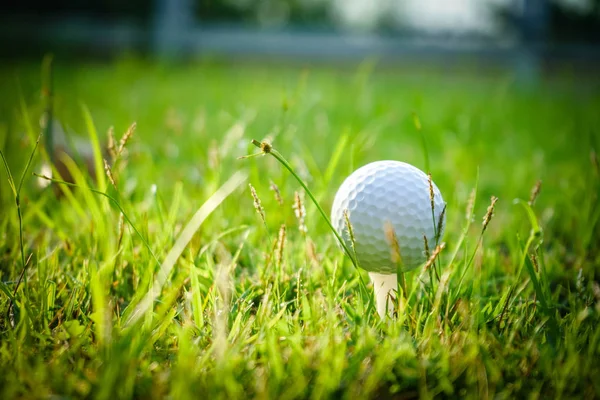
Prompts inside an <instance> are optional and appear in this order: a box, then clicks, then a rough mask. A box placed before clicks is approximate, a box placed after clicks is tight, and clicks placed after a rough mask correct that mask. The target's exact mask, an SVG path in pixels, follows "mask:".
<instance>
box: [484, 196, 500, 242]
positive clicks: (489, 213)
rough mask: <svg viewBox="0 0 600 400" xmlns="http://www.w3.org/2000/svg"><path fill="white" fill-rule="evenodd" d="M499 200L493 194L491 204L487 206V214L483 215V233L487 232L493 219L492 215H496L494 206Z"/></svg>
mask: <svg viewBox="0 0 600 400" xmlns="http://www.w3.org/2000/svg"><path fill="white" fill-rule="evenodd" d="M497 201H498V198H497V197H496V196H492V198H491V202H490V205H489V207H488V208H487V212H486V213H485V216H484V217H483V223H482V225H483V228H482V229H481V233H483V232H485V230H486V229H487V226H488V224H489V223H490V221H491V220H492V217H493V216H494V207H495V206H496V202H497Z"/></svg>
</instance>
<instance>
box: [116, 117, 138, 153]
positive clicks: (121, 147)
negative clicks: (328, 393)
mask: <svg viewBox="0 0 600 400" xmlns="http://www.w3.org/2000/svg"><path fill="white" fill-rule="evenodd" d="M136 127H137V124H136V123H135V122H134V123H133V124H131V126H130V127H129V128H128V129H127V131H126V132H125V134H123V137H122V138H121V140H120V141H119V149H118V150H117V155H121V153H123V150H125V146H127V142H129V139H131V137H132V136H133V133H134V132H135V128H136Z"/></svg>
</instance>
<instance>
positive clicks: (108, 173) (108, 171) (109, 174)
mask: <svg viewBox="0 0 600 400" xmlns="http://www.w3.org/2000/svg"><path fill="white" fill-rule="evenodd" d="M103 160H104V171H105V172H106V176H107V177H108V180H109V181H110V183H111V185H113V187H114V188H115V189H116V188H117V183H116V182H115V178H114V176H113V174H112V170H111V169H110V165H109V164H108V161H106V158H104V159H103Z"/></svg>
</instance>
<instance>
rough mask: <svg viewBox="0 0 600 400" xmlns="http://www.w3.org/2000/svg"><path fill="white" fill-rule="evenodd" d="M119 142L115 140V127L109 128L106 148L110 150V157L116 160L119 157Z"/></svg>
mask: <svg viewBox="0 0 600 400" xmlns="http://www.w3.org/2000/svg"><path fill="white" fill-rule="evenodd" d="M116 146H117V143H116V141H115V128H114V127H112V126H111V127H110V128H108V146H106V150H108V154H109V155H110V158H111V159H112V160H113V161H114V160H115V159H116V158H117V149H116Z"/></svg>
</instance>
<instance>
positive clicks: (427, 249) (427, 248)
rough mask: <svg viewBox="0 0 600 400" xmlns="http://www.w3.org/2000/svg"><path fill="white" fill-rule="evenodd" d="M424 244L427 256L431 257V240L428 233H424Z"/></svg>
mask: <svg viewBox="0 0 600 400" xmlns="http://www.w3.org/2000/svg"><path fill="white" fill-rule="evenodd" d="M423 245H424V248H425V257H427V258H428V259H429V257H430V256H431V254H430V253H429V241H428V240H427V235H423Z"/></svg>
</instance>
